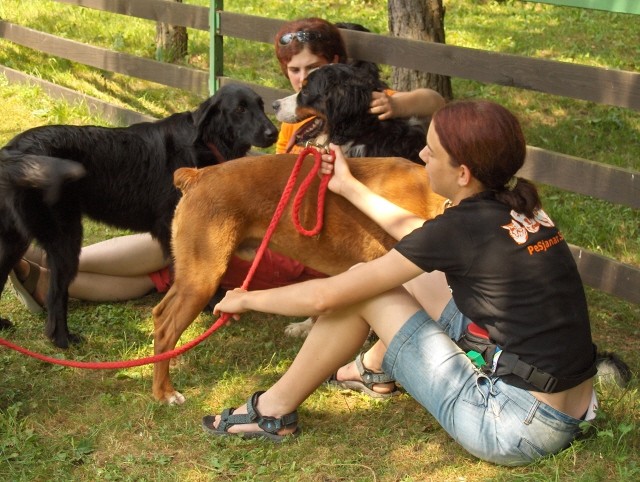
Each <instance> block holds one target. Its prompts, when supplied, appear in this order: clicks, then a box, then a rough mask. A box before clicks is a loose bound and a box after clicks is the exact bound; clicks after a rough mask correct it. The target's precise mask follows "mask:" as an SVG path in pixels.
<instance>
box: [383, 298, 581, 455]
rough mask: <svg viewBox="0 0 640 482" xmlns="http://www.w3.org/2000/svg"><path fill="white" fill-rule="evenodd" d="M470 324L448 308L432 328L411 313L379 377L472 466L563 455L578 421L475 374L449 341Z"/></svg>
mask: <svg viewBox="0 0 640 482" xmlns="http://www.w3.org/2000/svg"><path fill="white" fill-rule="evenodd" d="M470 322H471V320H469V319H468V318H466V317H465V316H464V315H463V314H462V313H460V311H459V310H458V308H457V306H456V305H455V303H454V302H453V300H451V301H450V302H449V304H448V305H447V306H446V308H445V309H444V311H443V312H442V316H441V317H440V319H439V320H438V322H435V321H434V320H433V319H431V318H430V317H429V315H427V314H426V313H425V312H424V311H422V310H420V311H418V312H416V313H415V314H414V315H413V316H412V317H411V318H409V319H408V320H407V322H406V323H405V324H404V325H403V326H402V328H401V329H400V330H399V331H398V333H397V334H396V336H395V337H394V338H393V340H391V343H390V344H389V347H388V348H387V353H386V355H385V357H384V361H383V365H382V367H383V369H384V371H385V372H386V373H387V374H389V375H390V376H392V377H393V378H395V379H396V380H397V381H398V382H399V383H400V384H402V386H403V387H404V388H405V390H406V391H407V392H408V393H409V394H410V395H411V396H412V397H413V398H414V399H415V400H416V401H418V402H419V403H420V404H421V405H422V406H423V407H425V408H426V409H427V410H428V411H429V412H430V413H431V414H432V415H433V416H434V417H435V418H436V420H437V421H438V422H439V423H440V425H442V427H443V428H444V429H445V430H446V431H447V433H449V435H451V437H453V438H454V439H455V440H456V442H458V443H459V444H460V445H462V447H464V448H465V449H466V450H467V451H468V452H469V453H471V454H472V455H475V456H476V457H478V458H480V459H483V460H486V461H488V462H493V463H496V464H502V465H523V464H528V463H530V462H533V461H535V460H536V459H539V458H540V457H543V456H545V455H548V454H553V453H557V452H559V451H561V450H562V449H564V448H566V447H568V446H569V444H570V443H571V442H572V441H573V440H574V439H575V437H576V436H577V435H578V434H580V432H581V429H580V427H579V424H580V423H581V422H582V421H581V420H578V419H576V418H573V417H570V416H569V415H566V414H564V413H562V412H559V411H558V410H556V409H554V408H552V407H550V406H549V405H547V404H545V403H542V402H540V401H539V400H537V399H536V398H535V397H534V396H533V395H531V393H529V392H528V391H527V390H524V389H521V388H516V387H514V386H512V385H508V384H506V383H505V382H503V381H502V380H500V378H498V377H488V376H486V375H485V374H483V373H482V372H480V371H479V370H478V369H476V368H475V366H474V365H473V363H471V360H470V359H469V358H468V357H467V356H466V355H465V354H464V353H463V351H462V350H461V349H460V348H458V346H457V345H456V344H455V343H454V342H453V341H452V339H453V340H457V339H459V338H460V336H461V335H462V333H463V332H464V330H465V328H466V326H467V325H468V324H469V323H470Z"/></svg>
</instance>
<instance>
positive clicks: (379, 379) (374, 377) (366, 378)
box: [356, 353, 395, 390]
mask: <svg viewBox="0 0 640 482" xmlns="http://www.w3.org/2000/svg"><path fill="white" fill-rule="evenodd" d="M363 358H364V353H360V354H359V355H358V356H357V357H356V367H357V368H358V372H359V373H360V377H362V382H363V383H364V384H365V386H366V387H367V388H368V389H369V390H371V389H372V387H373V385H377V384H378V383H394V382H395V380H394V379H393V378H391V377H390V376H389V375H387V374H386V373H385V372H378V373H376V372H373V371H371V370H369V369H368V368H367V367H365V366H364V363H363V362H362V360H363Z"/></svg>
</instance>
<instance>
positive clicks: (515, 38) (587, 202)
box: [0, 0, 640, 481]
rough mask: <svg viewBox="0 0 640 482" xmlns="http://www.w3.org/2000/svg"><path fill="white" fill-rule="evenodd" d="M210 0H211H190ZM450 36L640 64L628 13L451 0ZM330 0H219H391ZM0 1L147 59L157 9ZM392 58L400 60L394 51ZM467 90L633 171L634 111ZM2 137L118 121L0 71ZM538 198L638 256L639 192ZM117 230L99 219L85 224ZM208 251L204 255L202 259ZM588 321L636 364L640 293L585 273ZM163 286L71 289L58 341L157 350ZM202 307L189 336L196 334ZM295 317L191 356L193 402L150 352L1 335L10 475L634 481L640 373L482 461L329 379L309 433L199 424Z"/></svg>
mask: <svg viewBox="0 0 640 482" xmlns="http://www.w3.org/2000/svg"><path fill="white" fill-rule="evenodd" d="M185 3H191V4H198V5H202V6H208V5H209V1H208V0H185ZM445 6H446V8H447V13H446V17H445V24H446V28H447V42H448V43H449V44H452V45H459V46H465V47H473V48H479V49H488V50H492V51H497V52H504V53H510V54H520V55H528V56H533V57H538V58H545V59H553V60H561V61H568V62H577V63H584V64H587V65H594V66H599V67H608V68H619V69H627V70H632V71H637V70H638V68H639V65H638V59H640V44H639V43H638V42H635V41H633V39H637V38H639V27H638V25H639V24H638V22H637V18H635V17H633V16H629V15H623V14H608V13H606V12H597V11H587V10H584V11H583V10H579V9H570V8H560V7H552V6H549V5H540V4H535V3H532V2H519V1H515V0H507V1H503V2H497V1H492V0H473V1H472V0H449V1H445ZM330 7H331V8H326V6H325V5H322V6H320V5H319V4H316V3H314V2H299V1H295V0H287V1H284V2H274V1H273V0H226V1H225V8H226V9H227V10H229V11H234V12H239V13H245V14H249V15H258V16H265V17H271V18H283V19H292V18H297V17H303V16H311V15H317V16H321V17H325V18H328V19H329V20H333V21H338V20H349V21H354V22H359V23H362V24H364V25H366V26H368V27H369V28H370V29H371V30H373V31H374V32H379V33H382V32H386V30H387V18H386V2H384V1H383V0H338V1H335V2H332V3H331V4H330ZM0 18H2V19H3V20H5V21H8V22H14V23H17V24H20V25H24V26H28V27H31V28H36V29H38V30H43V31H47V32H50V33H54V34H56V35H60V36H64V37H66V38H70V39H73V40H77V41H81V42H86V43H89V44H92V45H96V46H100V47H104V48H109V49H113V50H117V51H121V52H127V53H131V54H135V55H140V56H145V57H147V58H153V57H154V55H155V45H154V34H155V24H154V23H153V22H150V21H147V20H139V19H133V18H130V17H125V16H119V15H111V14H106V13H101V12H96V11H93V10H91V9H83V8H78V7H72V6H69V5H65V4H60V3H56V2H52V1H49V0H39V1H37V2H36V1H31V0H2V2H0ZM189 36H190V45H189V55H188V57H187V58H186V59H185V60H184V63H185V65H189V66H191V67H194V68H200V69H206V68H207V59H208V34H207V33H206V32H200V31H193V30H189ZM0 64H4V65H7V66H9V67H12V68H15V69H17V70H20V71H23V72H28V73H31V74H33V75H36V76H39V77H42V78H44V79H47V80H50V81H53V82H55V83H58V84H60V85H64V86H67V87H70V88H73V89H75V90H78V91H81V92H84V93H87V94H89V95H92V96H94V97H98V98H100V99H102V100H106V101H108V102H111V103H114V104H117V105H120V106H124V107H128V108H131V109H134V110H137V111H139V112H143V113H146V114H150V115H153V116H156V117H162V116H165V115H168V114H169V113H172V112H177V111H181V110H186V109H190V108H192V107H194V106H195V105H197V104H198V103H199V102H200V100H201V99H198V98H197V96H195V95H193V94H191V93H188V92H183V91H180V90H178V89H171V88H167V87H165V86H161V85H157V84H151V83H148V82H144V81H141V80H138V79H133V78H129V77H126V76H122V75H118V74H112V73H109V72H105V71H101V70H99V69H93V68H89V67H85V66H81V65H79V64H75V63H71V62H68V61H65V60H63V59H58V58H54V57H50V56H45V55H41V54H38V53H37V52H34V51H32V50H30V49H25V48H20V47H17V46H15V45H14V44H12V43H10V42H7V41H2V40H0ZM385 71H388V69H385ZM225 73H226V74H227V75H231V76H233V77H234V78H238V79H242V80H249V81H251V82H257V83H260V84H264V85H268V86H272V87H278V88H288V83H287V81H286V79H284V77H283V76H282V74H281V73H280V70H279V68H278V66H277V64H276V62H275V60H274V58H273V52H272V46H271V45H268V44H261V45H255V44H253V43H250V42H246V41H242V40H236V39H227V40H225ZM453 85H454V94H455V96H456V97H457V98H472V97H482V98H489V99H493V100H496V101H498V102H501V103H503V104H505V105H506V106H507V107H509V108H510V109H512V110H513V111H514V112H516V114H517V115H518V117H519V118H520V119H521V120H522V123H523V126H524V128H525V132H526V136H527V139H528V142H529V144H531V145H533V146H537V147H541V148H544V149H549V150H556V151H559V152H563V153H566V154H571V155H574V156H578V157H584V158H587V159H590V160H594V161H597V162H603V163H609V164H612V165H616V166H620V167H624V168H628V169H633V170H636V171H637V170H640V142H638V139H640V114H639V113H638V112H635V111H630V110H625V109H620V108H613V107H608V106H598V105H595V104H593V103H589V102H583V101H575V100H570V99H563V98H560V97H557V96H550V95H545V94H540V93H536V92H528V91H524V90H520V89H513V88H508V87H501V86H492V85H484V84H481V83H478V82H472V81H466V80H461V79H454V81H453ZM0 102H1V103H2V107H3V116H2V119H1V120H0V144H4V142H6V141H8V140H9V139H10V138H11V137H12V136H13V135H15V134H17V133H18V132H20V131H22V130H25V129H27V128H29V127H33V126H36V125H41V124H53V123H69V124H89V123H91V124H106V123H105V122H104V121H103V120H101V119H97V118H94V117H92V116H90V115H89V113H88V111H87V109H86V108H85V107H84V106H82V105H74V106H70V105H67V104H66V103H64V102H61V101H56V100H52V99H50V98H49V97H47V96H46V95H44V94H43V92H42V91H41V90H40V89H39V88H36V87H22V86H15V85H9V84H8V83H7V82H6V79H3V78H1V77H0ZM542 192H543V195H544V202H545V208H546V209H547V210H548V211H549V212H550V213H551V215H552V217H553V218H554V220H556V222H557V223H558V224H559V225H560V226H561V228H562V230H563V232H564V233H565V236H566V237H567V239H569V241H570V242H572V243H573V244H578V245H580V246H584V247H587V248H589V249H591V250H594V251H596V252H598V253H602V254H606V255H608V256H614V257H616V258H617V259H620V260H622V261H624V262H628V263H631V264H634V265H636V266H640V231H639V230H640V217H639V216H640V214H639V212H638V210H633V209H630V208H625V207H620V206H613V205H611V204H609V203H606V202H604V201H599V200H594V199H590V198H587V197H585V196H579V195H574V194H568V193H565V192H562V191H560V190H557V189H551V188H547V187H545V188H543V190H542ZM122 233H123V231H121V230H118V229H115V228H111V227H106V226H103V225H100V224H96V223H93V222H87V223H86V225H85V242H86V243H87V244H88V243H92V242H95V241H98V240H101V239H104V238H108V237H112V236H117V235H120V234H122ZM203 269H206V267H203ZM587 295H588V299H589V306H590V314H591V319H592V330H593V335H594V339H595V340H596V342H597V343H598V346H599V347H600V348H601V349H606V350H614V351H617V352H618V353H620V354H622V356H623V358H624V359H625V360H626V361H627V362H628V363H629V364H630V365H631V367H632V369H634V370H635V371H637V369H638V367H639V366H640V343H639V342H638V341H637V340H638V339H639V335H640V333H639V328H638V326H639V325H638V321H639V320H640V307H638V306H637V305H632V304H630V303H625V302H622V301H620V300H618V299H616V298H614V297H611V296H608V295H605V294H602V293H600V292H597V291H594V290H591V289H587ZM159 300H160V295H149V296H147V297H145V298H143V299H141V300H135V301H129V302H123V303H103V304H96V303H83V302H79V301H75V300H74V301H72V302H71V303H70V316H69V325H70V327H71V329H72V331H74V332H76V333H80V334H82V335H83V336H84V337H85V339H86V342H85V343H84V344H82V345H80V346H77V347H73V348H72V349H70V350H69V351H67V352H65V353H64V355H63V356H65V357H67V358H71V359H78V360H87V361H89V360H91V361H99V360H109V361H111V360H116V359H130V358H138V357H142V356H148V355H150V354H151V353H152V351H153V349H152V330H153V328H152V324H153V321H152V318H151V308H152V307H153V306H154V305H155V304H156V303H157V302H158V301H159ZM0 313H1V314H2V316H6V317H8V318H10V319H12V320H13V321H14V322H15V328H13V329H12V330H10V331H8V332H4V333H0V335H1V336H5V337H7V338H10V339H11V340H12V341H15V342H17V343H19V344H22V345H26V346H27V347H29V348H31V349H33V350H35V351H38V352H43V353H46V354H50V355H55V354H60V351H59V350H57V349H55V348H54V347H52V345H51V344H50V343H49V342H48V341H47V340H45V338H44V337H43V335H42V326H43V319H42V317H39V316H34V315H31V314H29V313H27V312H26V311H25V310H24V308H23V307H22V305H20V304H19V303H18V302H17V301H16V299H15V297H14V296H13V294H12V293H11V291H10V289H5V290H4V291H3V292H2V294H1V296H0ZM211 320H212V318H211V315H209V314H203V315H201V316H200V317H199V318H198V319H197V320H196V321H195V322H194V323H193V324H192V325H191V326H190V327H189V329H188V330H187V331H186V332H185V334H184V335H183V339H182V340H181V342H180V343H184V342H186V341H188V340H191V339H193V338H195V337H196V336H198V335H199V334H200V333H202V332H203V331H204V330H205V329H206V328H207V327H208V326H209V325H210V323H211ZM289 321H291V320H289V319H285V318H282V317H274V316H269V315H261V314H255V313H251V314H248V315H247V316H245V317H244V318H243V320H242V321H241V322H240V323H234V324H233V325H232V326H230V327H225V328H223V329H221V330H220V331H218V332H216V333H215V334H214V335H212V337H211V338H209V339H208V340H206V341H205V342H203V343H202V344H201V345H199V346H198V347H196V348H194V349H193V350H191V351H189V352H187V353H186V354H184V355H182V356H181V357H180V359H179V360H178V361H177V362H176V364H175V366H174V367H173V368H172V376H173V380H174V382H175V383H176V385H177V387H178V388H179V389H180V390H181V391H182V392H183V393H184V394H185V395H186V396H187V398H188V401H187V404H186V405H184V406H182V407H166V406H162V405H159V404H157V403H156V402H155V401H153V400H152V398H151V396H150V389H151V371H152V369H151V367H150V366H145V367H140V368H133V369H126V370H117V371H86V370H77V369H66V368H61V367H57V366H52V365H46V364H43V363H40V362H38V361H35V360H33V359H30V358H27V357H23V356H22V355H19V354H15V353H13V352H10V351H8V350H6V349H1V350H0V372H1V373H2V381H3V388H2V392H1V395H0V479H2V480H12V481H13V480H15V481H27V480H29V481H30V480H81V481H84V480H86V481H93V480H136V481H137V480H185V481H205V480H207V481H208V480H296V481H298V480H307V481H318V480H358V481H360V480H362V481H365V480H367V481H369V480H389V481H390V480H402V481H410V480H415V481H418V480H420V481H422V480H425V481H426V480H433V481H442V480H452V481H453V480H456V481H459V480H465V481H477V480H478V481H479V480H502V481H512V480H527V481H538V480H574V479H577V480H620V481H622V480H635V479H637V478H638V477H639V476H640V473H639V472H640V469H639V463H640V460H639V458H638V447H639V446H640V437H639V436H638V430H637V428H638V427H637V420H638V419H640V407H639V404H638V400H639V398H638V393H637V389H638V386H637V378H635V379H634V381H633V382H632V385H631V386H630V387H629V388H628V389H627V390H619V389H617V388H615V387H609V386H602V387H599V388H598V393H599V396H600V397H601V406H602V412H601V416H599V418H598V419H597V420H596V422H595V424H594V429H595V430H594V434H593V435H592V436H591V437H589V438H587V439H586V440H584V441H580V442H577V443H576V444H574V446H573V447H572V448H570V449H568V450H566V451H564V452H563V453H561V454H559V455H557V456H555V457H552V458H549V459H546V460H544V461H541V462H539V463H537V464H535V465H533V466H530V467H524V468H518V469H506V468H502V467H496V466H492V465H490V464H485V463H482V462H478V461H477V460H475V459H473V458H471V457H469V456H468V455H467V454H465V452H464V451H463V450H462V449H461V448H460V447H459V446H458V445H457V444H456V443H455V442H454V441H452V440H451V438H450V437H449V436H448V435H447V434H446V433H444V431H443V430H442V429H441V428H440V427H439V426H438V424H437V423H436V422H435V421H434V420H433V418H432V417H431V416H430V415H428V414H427V413H426V412H425V411H424V410H422V409H420V407H419V406H418V405H417V404H416V403H415V402H414V401H413V400H411V399H410V397H408V396H402V397H400V399H397V400H393V401H390V402H376V401H372V400H368V399H367V398H365V397H362V396H359V395H354V394H349V393H345V392H341V391H333V390H327V389H324V388H321V389H319V390H318V391H317V392H316V393H314V394H313V395H312V396H311V397H310V398H309V399H308V400H307V401H306V402H305V403H304V404H303V405H302V407H301V409H300V415H301V424H302V425H303V428H304V436H303V437H302V438H300V439H298V440H297V441H292V442H290V443H286V444H283V445H282V446H279V447H275V446H273V445H270V444H263V443H255V442H242V441H236V440H217V439H212V438H210V437H207V436H206V435H204V433H203V432H202V431H201V429H200V426H199V423H200V418H201V417H202V415H204V414H205V413H213V412H218V411H219V410H221V409H222V408H224V407H226V406H234V405H237V404H239V403H242V402H243V401H244V400H245V399H246V397H247V396H248V395H249V394H250V393H252V392H253V391H254V390H256V389H263V388H266V387H267V386H269V384H271V383H273V382H274V381H275V380H276V379H277V378H278V376H279V375H280V374H281V373H282V372H283V371H284V370H285V369H286V367H287V366H288V365H289V363H291V360H292V359H293V357H294V356H295V353H296V351H297V349H298V347H299V346H300V341H299V340H291V339H288V338H285V337H284V335H283V328H284V326H285V325H286V324H287V323H288V322H289Z"/></svg>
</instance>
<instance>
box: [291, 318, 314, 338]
mask: <svg viewBox="0 0 640 482" xmlns="http://www.w3.org/2000/svg"><path fill="white" fill-rule="evenodd" d="M314 322H315V319H314V318H307V319H306V320H304V321H301V322H299V323H290V324H289V325H287V327H286V328H285V329H284V334H285V335H287V336H292V337H296V338H306V337H307V335H308V334H309V332H310V331H311V327H312V326H313V323H314Z"/></svg>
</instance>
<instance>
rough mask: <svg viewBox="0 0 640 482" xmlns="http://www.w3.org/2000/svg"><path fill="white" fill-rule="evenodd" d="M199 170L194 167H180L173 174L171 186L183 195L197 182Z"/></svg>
mask: <svg viewBox="0 0 640 482" xmlns="http://www.w3.org/2000/svg"><path fill="white" fill-rule="evenodd" d="M200 172H201V171H200V170H199V169H196V168H195V167H181V168H180V169H176V170H175V171H174V173H173V184H174V185H175V186H176V187H177V188H178V189H180V191H182V192H183V193H185V192H187V191H188V190H189V188H190V187H191V186H193V185H194V184H195V183H196V182H198V178H199V177H200Z"/></svg>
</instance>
